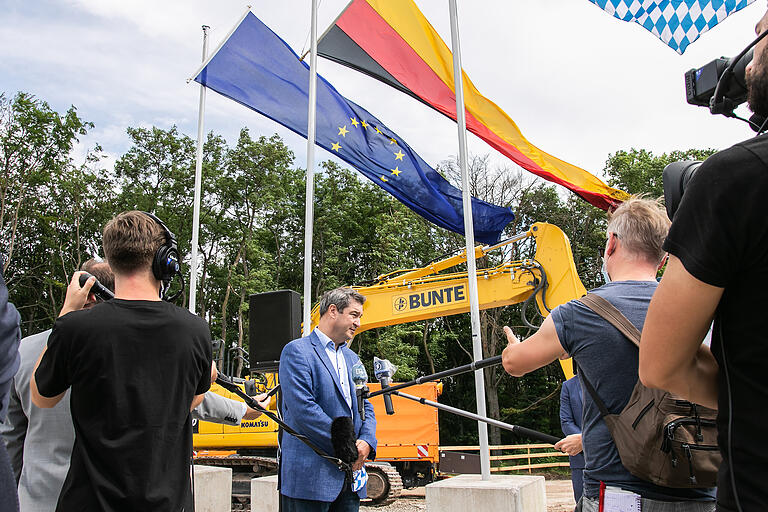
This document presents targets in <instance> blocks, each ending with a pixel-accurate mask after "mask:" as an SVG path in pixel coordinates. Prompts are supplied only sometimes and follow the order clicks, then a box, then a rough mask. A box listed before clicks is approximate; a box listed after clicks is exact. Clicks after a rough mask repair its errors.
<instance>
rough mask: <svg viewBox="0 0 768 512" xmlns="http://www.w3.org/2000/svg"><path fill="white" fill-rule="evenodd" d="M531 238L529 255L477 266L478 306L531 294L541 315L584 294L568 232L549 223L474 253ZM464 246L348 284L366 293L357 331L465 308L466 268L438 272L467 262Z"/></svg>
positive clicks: (566, 366) (566, 368)
mask: <svg viewBox="0 0 768 512" xmlns="http://www.w3.org/2000/svg"><path fill="white" fill-rule="evenodd" d="M529 238H533V239H534V241H535V244H536V252H535V256H534V257H533V258H532V259H523V260H512V261H505V262H504V263H502V264H500V265H498V266H496V267H493V268H485V269H478V271H477V285H478V299H479V303H480V309H489V308H496V307H500V306H506V305H509V304H518V303H521V302H526V301H527V300H529V299H530V298H531V297H532V296H534V297H535V301H536V304H537V305H538V308H539V311H540V312H541V313H542V315H543V316H546V315H548V314H549V311H550V310H551V308H554V307H555V306H557V305H559V304H562V303H564V302H567V301H569V300H572V299H576V298H578V297H581V296H582V295H584V294H585V293H586V290H585V288H584V285H583V284H582V283H581V280H580V279H579V276H578V274H577V273H576V267H575V265H574V263H573V253H572V252H571V245H570V241H569V240H568V237H567V236H566V234H565V233H563V231H562V230H561V229H560V228H558V227H557V226H554V225H552V224H546V223H541V222H539V223H536V224H534V225H532V226H531V228H530V229H529V230H528V231H526V232H525V233H521V234H520V235H517V236H515V237H512V238H510V239H508V240H504V241H503V242H500V243H498V244H495V245H492V246H477V247H476V248H475V258H480V257H482V256H484V255H486V254H488V253H489V252H490V251H492V250H496V249H499V248H501V247H504V246H508V245H510V244H512V243H515V242H520V241H522V240H525V239H529ZM466 259H467V257H466V251H463V252H461V253H459V254H457V255H455V256H451V257H448V258H444V259H442V260H439V261H436V262H433V263H431V264H429V265H427V266H425V267H423V268H420V269H413V270H407V271H398V272H393V273H391V274H387V275H384V276H379V278H377V280H376V284H373V285H370V286H353V288H354V289H355V290H357V291H358V292H360V293H361V294H363V295H364V296H365V297H366V299H367V300H366V302H365V304H364V306H363V316H362V318H361V321H360V327H359V328H358V330H357V332H358V333H360V332H363V331H366V330H368V329H373V328H376V327H383V326H386V325H395V324H402V323H407V322H415V321H418V320H425V319H429V318H437V317H442V316H447V315H456V314H459V313H467V312H469V287H468V283H467V272H443V271H444V270H447V269H450V268H451V267H455V266H456V265H459V264H461V263H466ZM311 318H312V326H313V327H314V326H315V325H317V322H318V320H319V310H318V306H315V308H314V309H313V310H312V317H311ZM561 365H562V368H563V372H564V373H565V375H566V377H568V378H570V377H571V376H573V370H572V365H571V364H570V360H566V361H561Z"/></svg>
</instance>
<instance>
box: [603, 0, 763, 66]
mask: <svg viewBox="0 0 768 512" xmlns="http://www.w3.org/2000/svg"><path fill="white" fill-rule="evenodd" d="M589 1H590V2H592V3H593V4H595V5H597V6H598V7H600V8H602V9H603V10H605V11H606V12H608V13H610V14H612V15H613V16H614V17H615V18H618V19H620V20H622V21H634V22H635V23H637V24H638V25H641V26H642V27H643V28H645V29H646V30H648V31H650V32H652V33H653V35H655V36H656V37H658V38H659V39H661V40H662V41H664V42H665V43H666V44H667V46H669V47H670V48H672V49H673V50H675V51H676V52H677V53H679V54H681V55H682V53H683V52H684V51H685V49H686V48H687V47H688V45H689V44H691V43H692V42H694V41H695V40H696V39H698V38H699V36H700V35H701V34H703V33H704V32H706V31H707V30H709V29H711V28H712V27H714V26H715V25H717V24H718V23H720V22H721V21H723V20H724V19H725V18H727V17H728V16H729V15H730V14H731V13H734V12H736V11H738V10H740V9H743V8H744V7H746V6H747V5H749V4H751V3H752V2H754V1H755V0H656V1H652V0H589Z"/></svg>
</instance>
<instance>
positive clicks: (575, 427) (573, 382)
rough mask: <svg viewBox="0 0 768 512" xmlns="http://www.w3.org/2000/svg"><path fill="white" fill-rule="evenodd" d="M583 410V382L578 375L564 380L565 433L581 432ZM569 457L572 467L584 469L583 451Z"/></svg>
mask: <svg viewBox="0 0 768 512" xmlns="http://www.w3.org/2000/svg"><path fill="white" fill-rule="evenodd" d="M582 411H583V405H582V400H581V383H580V382H579V378H578V377H572V378H570V379H568V380H567V381H565V382H563V387H562V388H561V389H560V427H561V428H562V429H563V434H565V435H566V436H569V435H571V434H581V421H582ZM569 458H570V463H571V469H584V452H583V451H582V452H581V453H580V454H578V455H576V456H574V457H569Z"/></svg>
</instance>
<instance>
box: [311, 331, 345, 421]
mask: <svg viewBox="0 0 768 512" xmlns="http://www.w3.org/2000/svg"><path fill="white" fill-rule="evenodd" d="M315 334H317V337H318V338H320V341H322V342H323V346H324V347H325V353H326V354H328V359H330V360H331V364H332V365H333V367H334V368H335V369H336V375H338V376H339V382H340V383H341V391H342V392H343V394H344V400H345V401H346V402H347V406H348V407H349V412H352V395H351V391H350V384H349V373H348V372H347V360H346V359H345V358H344V353H343V352H342V351H341V347H342V346H343V345H342V346H340V347H339V348H338V350H337V349H336V344H335V343H334V342H333V340H332V339H331V338H329V337H328V336H326V335H325V333H324V332H323V331H321V330H320V329H318V328H317V327H315Z"/></svg>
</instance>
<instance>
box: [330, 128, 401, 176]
mask: <svg viewBox="0 0 768 512" xmlns="http://www.w3.org/2000/svg"><path fill="white" fill-rule="evenodd" d="M349 122H350V123H351V124H352V127H353V128H357V127H358V126H360V127H361V128H362V129H363V130H367V129H368V128H373V130H374V131H375V132H376V133H378V134H380V135H383V134H384V132H382V131H381V130H380V129H379V127H378V126H373V127H371V125H370V124H368V123H367V122H366V121H365V120H360V121H358V120H357V118H354V117H350V118H349ZM338 128H339V133H338V136H339V137H342V138H341V139H339V140H338V141H336V142H332V143H331V151H336V152H337V153H338V152H339V151H340V150H341V149H342V146H341V141H342V140H343V139H344V138H346V137H347V134H348V133H349V132H350V130H348V129H347V125H346V124H345V125H344V126H339V127H338ZM393 144H394V145H395V146H397V140H396V139H394V138H392V137H389V145H390V146H391V145H393ZM392 154H393V155H394V157H395V161H397V160H400V161H401V162H403V161H404V160H403V157H405V153H403V152H402V150H401V149H400V148H399V147H398V148H397V153H395V152H393V153H392ZM390 171H391V175H390V177H391V176H395V177H397V176H400V173H401V172H403V171H401V170H400V166H399V165H397V164H396V165H395V168H394V169H390ZM380 178H381V181H383V182H387V181H389V177H388V176H387V175H381V176H380Z"/></svg>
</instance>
